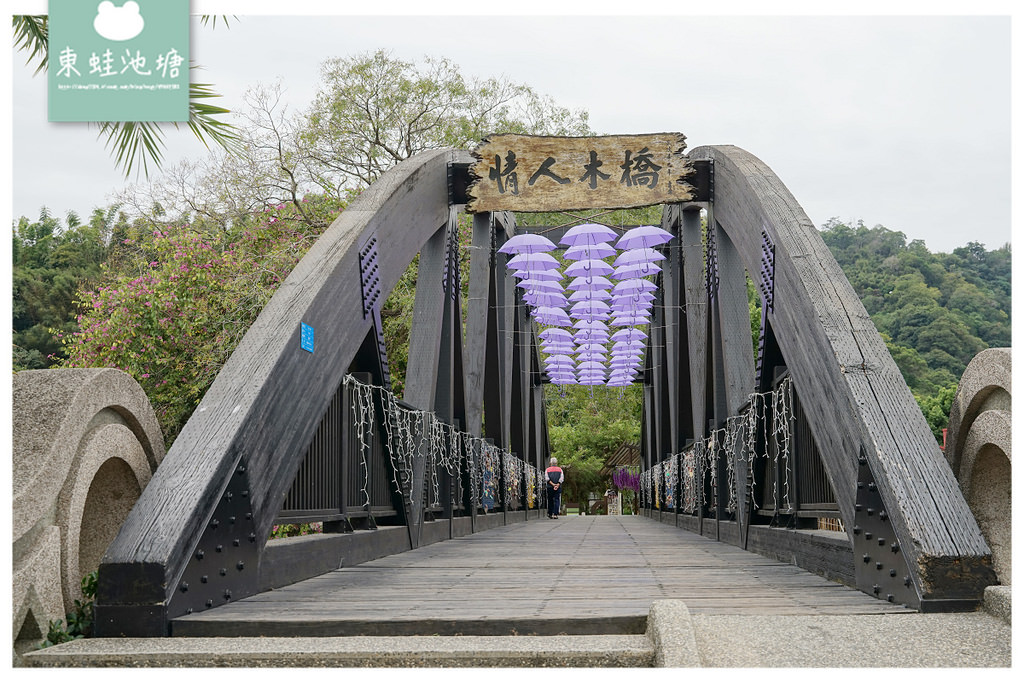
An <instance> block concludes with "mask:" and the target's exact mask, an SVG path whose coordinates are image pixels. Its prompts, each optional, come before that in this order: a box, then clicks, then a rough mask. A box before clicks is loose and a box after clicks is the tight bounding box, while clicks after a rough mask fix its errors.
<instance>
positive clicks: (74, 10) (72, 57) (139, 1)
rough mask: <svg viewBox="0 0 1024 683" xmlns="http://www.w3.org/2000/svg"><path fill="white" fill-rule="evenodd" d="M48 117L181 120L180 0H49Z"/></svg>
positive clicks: (183, 40) (185, 46)
mask: <svg viewBox="0 0 1024 683" xmlns="http://www.w3.org/2000/svg"><path fill="white" fill-rule="evenodd" d="M49 9H50V15H49V16H50V20H49V35H48V42H49V45H50V48H51V56H52V57H53V60H52V66H51V68H50V70H49V75H48V77H47V80H48V93H49V94H48V100H49V102H48V109H49V120H50V121H187V120H188V118H189V26H188V21H189V19H188V12H189V3H188V0H126V1H124V2H120V3H118V4H115V3H113V2H110V1H109V0H104V1H102V2H101V1H99V0H50V3H49Z"/></svg>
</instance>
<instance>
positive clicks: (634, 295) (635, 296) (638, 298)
mask: <svg viewBox="0 0 1024 683" xmlns="http://www.w3.org/2000/svg"><path fill="white" fill-rule="evenodd" d="M656 298H657V297H655V296H654V295H653V294H651V293H650V292H623V293H622V294H613V295H612V296H611V299H610V301H611V304H612V306H614V305H615V304H616V303H620V302H630V301H632V302H637V303H639V302H644V303H648V302H651V301H654V300H655V299H656Z"/></svg>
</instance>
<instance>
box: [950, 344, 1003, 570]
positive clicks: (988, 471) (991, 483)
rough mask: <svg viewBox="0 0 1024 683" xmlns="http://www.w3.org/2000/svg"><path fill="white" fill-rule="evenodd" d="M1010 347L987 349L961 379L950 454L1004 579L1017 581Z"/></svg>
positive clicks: (953, 413) (952, 414)
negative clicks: (1014, 575)
mask: <svg viewBox="0 0 1024 683" xmlns="http://www.w3.org/2000/svg"><path fill="white" fill-rule="evenodd" d="M1010 369H1011V366H1010V349H985V350H984V351H982V352H981V353H979V354H978V355H977V356H975V357H974V359H973V360H972V361H971V362H970V364H968V366H967V369H966V370H964V374H963V377H961V378H960V385H959V386H958V387H957V390H956V396H955V398H954V399H953V405H952V407H951V409H950V414H949V431H948V433H947V435H946V436H947V439H946V459H947V460H948V461H949V464H950V467H952V469H953V474H955V475H956V478H957V481H958V482H959V483H960V489H961V490H962V491H963V494H964V498H965V499H966V500H967V504H968V505H969V506H970V508H971V512H973V513H974V517H975V519H977V520H978V526H979V527H980V528H981V532H982V534H984V536H985V540H986V541H987V542H988V545H989V548H991V549H992V563H993V565H994V568H995V571H996V576H998V578H999V582H1000V583H1001V584H1002V585H1004V586H1009V585H1010V583H1011V576H1010V574H1011V562H1010V560H1011V554H1012V553H1011V544H1010V540H1011V535H1012V534H1011V517H1010V513H1011V508H1010V493H1011V492H1010V483H1011V481H1010V480H1011V476H1010V473H1011V469H1010V450H1011V448H1010V446H1011V420H1010V418H1011V410H1010V396H1011V391H1010V389H1011V386H1010Z"/></svg>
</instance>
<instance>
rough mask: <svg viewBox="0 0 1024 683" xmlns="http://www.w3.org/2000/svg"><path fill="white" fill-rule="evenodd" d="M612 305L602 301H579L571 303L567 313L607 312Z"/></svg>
mask: <svg viewBox="0 0 1024 683" xmlns="http://www.w3.org/2000/svg"><path fill="white" fill-rule="evenodd" d="M611 310H612V307H611V306H609V305H608V304H606V303H605V302H603V301H580V302H577V303H575V304H573V306H572V308H570V309H569V313H608V312H609V311H611Z"/></svg>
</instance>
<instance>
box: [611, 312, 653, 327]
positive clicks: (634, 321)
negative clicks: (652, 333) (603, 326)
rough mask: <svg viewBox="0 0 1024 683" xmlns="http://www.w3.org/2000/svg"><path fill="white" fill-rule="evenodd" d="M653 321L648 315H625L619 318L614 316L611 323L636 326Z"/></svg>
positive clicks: (620, 325)
mask: <svg viewBox="0 0 1024 683" xmlns="http://www.w3.org/2000/svg"><path fill="white" fill-rule="evenodd" d="M650 322H651V321H650V319H649V318H648V317H647V316H643V315H628V316H627V315H623V316H620V317H618V318H613V319H612V322H611V325H612V327H636V326H637V325H647V324H649V323H650Z"/></svg>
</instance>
